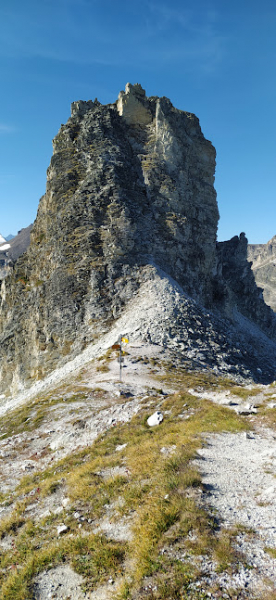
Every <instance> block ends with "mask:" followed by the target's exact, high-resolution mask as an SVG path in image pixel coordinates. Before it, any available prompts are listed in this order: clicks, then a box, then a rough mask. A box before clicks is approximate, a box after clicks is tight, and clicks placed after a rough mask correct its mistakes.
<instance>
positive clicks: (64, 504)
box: [61, 498, 70, 508]
mask: <svg viewBox="0 0 276 600" xmlns="http://www.w3.org/2000/svg"><path fill="white" fill-rule="evenodd" d="M61 504H62V506H63V507H64V508H66V506H68V505H69V504H70V498H63V500H62V502H61Z"/></svg>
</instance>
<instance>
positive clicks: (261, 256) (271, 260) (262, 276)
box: [248, 235, 276, 312]
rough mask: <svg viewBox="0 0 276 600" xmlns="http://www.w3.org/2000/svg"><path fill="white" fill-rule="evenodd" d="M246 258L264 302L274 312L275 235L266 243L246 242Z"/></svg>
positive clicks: (275, 309) (275, 294)
mask: <svg viewBox="0 0 276 600" xmlns="http://www.w3.org/2000/svg"><path fill="white" fill-rule="evenodd" d="M248 260H249V261H250V262H252V270H253V273H254V277H255V280H256V283H257V285H258V286H260V287H261V288H262V289H263V295H264V299H265V302H266V303H267V304H268V305H269V306H271V308H272V309H273V310H274V312H276V235H274V237H273V238H272V239H271V240H269V242H267V244H248Z"/></svg>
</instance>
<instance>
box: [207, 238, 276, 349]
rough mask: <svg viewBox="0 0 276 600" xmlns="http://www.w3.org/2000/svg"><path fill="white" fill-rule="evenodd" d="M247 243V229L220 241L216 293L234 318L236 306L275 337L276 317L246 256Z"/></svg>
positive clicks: (222, 305) (226, 312)
mask: <svg viewBox="0 0 276 600" xmlns="http://www.w3.org/2000/svg"><path fill="white" fill-rule="evenodd" d="M247 255H248V243H247V239H246V237H245V234H244V233H241V234H240V236H239V237H238V236H235V237H233V238H232V239H231V240H229V241H226V242H220V243H218V244H217V256H218V266H217V269H218V277H217V279H216V283H217V287H216V291H215V293H216V294H218V297H219V303H220V304H221V309H223V310H224V311H225V314H226V315H227V316H228V317H229V318H230V319H231V318H233V315H234V313H235V310H237V309H238V310H239V311H240V312H241V313H242V314H243V315H244V316H245V317H247V318H248V319H251V320H252V321H253V322H254V323H256V324H257V325H258V326H259V327H260V328H261V329H262V330H263V331H265V332H266V333H267V334H268V335H270V336H272V337H273V338H276V319H275V315H274V313H273V311H272V310H271V308H270V307H269V306H267V305H266V304H265V302H264V300H263V293H262V289H261V288H260V287H258V286H257V285H256V282H255V278H254V274H253V272H252V270H251V265H250V263H249V262H248V260H247Z"/></svg>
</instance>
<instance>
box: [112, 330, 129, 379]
mask: <svg viewBox="0 0 276 600" xmlns="http://www.w3.org/2000/svg"><path fill="white" fill-rule="evenodd" d="M122 343H123V344H128V339H127V338H126V337H124V336H122V335H120V336H119V338H118V341H117V343H116V344H114V345H113V346H112V349H113V350H119V358H118V363H119V365H120V381H122V364H123V362H124V360H125V359H124V357H123V356H122V354H123V352H124V351H123V350H122Z"/></svg>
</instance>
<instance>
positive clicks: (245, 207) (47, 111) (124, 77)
mask: <svg viewBox="0 0 276 600" xmlns="http://www.w3.org/2000/svg"><path fill="white" fill-rule="evenodd" d="M275 70H276V2H275V0H263V1H262V2H260V1H259V0H258V1H257V0H239V1H237V0H231V2H230V1H229V0H193V1H190V2H188V1H186V2H185V0H170V1H169V0H139V2H138V0H137V1H133V0H116V1H114V0H112V1H111V0H40V1H39V0H24V2H22V0H1V5H0V74H1V75H0V76H1V84H2V86H1V87H2V89H1V98H0V209H1V210H0V233H2V235H4V236H7V235H8V234H9V233H16V232H17V231H18V230H19V229H21V228H22V227H26V226H27V225H29V224H30V222H32V221H33V220H34V219H35V216H36V211H37V206H38V201H39V198H40V197H41V196H42V195H43V194H44V191H45V182H46V169H47V167H48V165H49V162H50V158H51V154H52V143H51V141H52V138H53V137H54V136H55V135H56V133H57V132H58V129H59V127H60V124H61V123H65V122H66V121H67V119H68V117H69V115H70V103H71V102H72V101H74V100H79V99H82V100H89V99H94V98H95V97H98V99H99V100H100V102H102V103H104V104H105V103H108V102H114V101H115V100H116V98H117V96H118V93H119V91H120V90H121V89H124V87H125V84H126V83H127V82H128V81H129V82H131V83H136V82H139V83H141V84H142V86H143V87H144V88H145V89H146V92H147V95H148V96H150V95H158V96H167V97H169V98H170V99H171V101H172V102H173V104H174V105H175V106H176V107H177V108H181V109H183V110H187V111H190V112H194V113H195V114H196V115H197V116H198V117H199V119H200V123H201V127H202V130H203V133H204V135H205V137H207V138H208V139H210V140H211V141H212V143H213V144H214V146H215V147H216V150H217V171H216V183H215V186H216V189H217V193H218V205H219V211H220V215H221V219H220V225H219V232H218V239H219V240H226V239H229V238H230V237H232V236H233V235H236V234H239V233H240V232H241V231H245V233H246V235H247V237H248V239H249V242H251V243H264V242H267V241H268V240H269V239H270V238H271V237H272V236H273V235H275V234H276V218H275V217H276V204H275V192H276V181H275V179H276V178H275V175H276V168H275V165H276V110H275V104H276V103H275V100H276V98H275V97H276V77H275Z"/></svg>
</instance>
